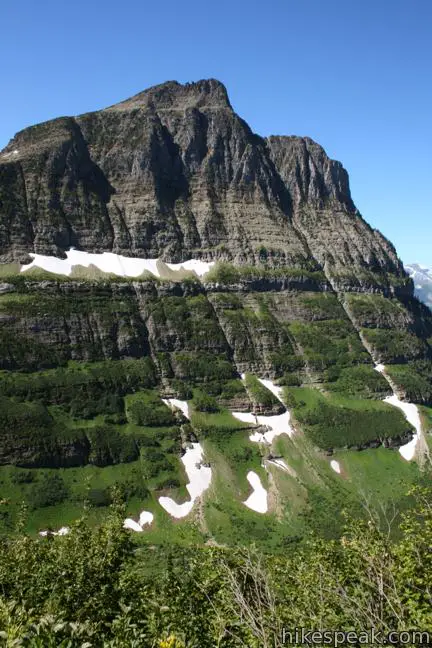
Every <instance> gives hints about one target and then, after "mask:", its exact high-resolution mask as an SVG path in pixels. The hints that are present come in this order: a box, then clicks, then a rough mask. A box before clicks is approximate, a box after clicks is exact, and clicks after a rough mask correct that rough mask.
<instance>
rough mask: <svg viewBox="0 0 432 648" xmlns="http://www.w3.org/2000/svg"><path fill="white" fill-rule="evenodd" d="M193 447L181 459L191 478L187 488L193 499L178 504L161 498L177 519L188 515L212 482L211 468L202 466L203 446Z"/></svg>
mask: <svg viewBox="0 0 432 648" xmlns="http://www.w3.org/2000/svg"><path fill="white" fill-rule="evenodd" d="M191 445H192V447H191V448H187V450H186V452H185V454H184V455H183V457H182V459H181V460H182V463H183V465H184V467H185V470H186V474H187V476H188V478H189V484H187V486H186V488H187V491H188V493H189V495H190V498H191V499H190V501H189V502H184V503H183V504H177V502H174V500H173V499H171V497H159V504H160V505H161V506H162V507H163V508H164V509H165V511H167V512H168V513H169V514H170V515H172V516H173V517H175V518H182V517H185V516H186V515H188V514H189V513H190V512H191V510H192V507H193V505H194V502H195V500H196V499H197V498H198V497H200V496H201V495H202V494H203V493H204V491H205V490H207V488H208V487H209V486H210V482H211V476H212V470H211V468H210V467H208V466H203V465H202V458H203V449H202V447H201V444H200V443H192V444H191Z"/></svg>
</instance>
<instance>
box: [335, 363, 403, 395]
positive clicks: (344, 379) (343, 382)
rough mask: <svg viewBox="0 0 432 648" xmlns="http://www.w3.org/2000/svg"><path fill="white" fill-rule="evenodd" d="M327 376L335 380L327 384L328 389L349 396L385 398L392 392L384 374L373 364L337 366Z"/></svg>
mask: <svg viewBox="0 0 432 648" xmlns="http://www.w3.org/2000/svg"><path fill="white" fill-rule="evenodd" d="M327 378H328V379H330V378H332V379H333V381H332V382H328V383H327V384H326V389H328V390H330V391H334V392H340V393H342V394H346V395H347V396H360V397H363V398H384V397H385V396H388V395H391V393H392V390H391V388H390V386H389V384H388V382H387V381H386V379H385V378H384V376H382V374H380V373H379V372H378V371H375V369H374V368H373V367H372V366H371V365H357V366H354V367H341V368H339V367H335V368H333V369H332V370H329V371H328V373H327Z"/></svg>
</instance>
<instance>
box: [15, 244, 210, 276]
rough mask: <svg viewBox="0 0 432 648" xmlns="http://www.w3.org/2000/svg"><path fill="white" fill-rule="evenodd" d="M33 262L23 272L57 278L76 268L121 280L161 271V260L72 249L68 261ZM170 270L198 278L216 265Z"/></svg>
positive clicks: (37, 257) (39, 258) (192, 263)
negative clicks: (34, 271)
mask: <svg viewBox="0 0 432 648" xmlns="http://www.w3.org/2000/svg"><path fill="white" fill-rule="evenodd" d="M30 256H31V257H32V259H33V261H32V262H31V263H28V264H26V265H23V266H21V272H26V271H27V270H30V269H31V268H41V269H42V270H46V271H48V272H53V273H55V274H63V275H67V276H69V275H70V274H71V273H72V270H73V268H74V266H84V267H85V268H88V267H89V266H95V267H96V268H99V270H101V271H102V272H107V273H111V274H115V275H117V276H119V277H139V276H140V275H141V274H142V273H143V272H144V271H145V270H147V271H148V272H151V274H152V275H154V276H155V277H160V276H161V273H160V271H159V268H158V265H157V264H158V262H159V260H158V259H138V258H134V257H125V256H122V255H120V254H114V253H113V252H102V253H100V254H98V253H94V252H83V251H82V250H75V249H74V248H71V249H70V250H68V251H67V252H66V256H67V258H66V259H58V258H57V257H54V256H46V255H43V254H33V253H30ZM165 265H166V266H167V267H168V268H169V269H170V270H173V271H175V272H177V271H179V270H189V271H192V272H195V273H196V274H197V275H198V276H199V277H202V276H204V275H205V274H206V273H207V272H208V271H209V270H210V268H211V267H212V266H213V265H214V261H208V262H207V261H200V260H199V259H189V260H188V261H183V262H182V263H166V264H165Z"/></svg>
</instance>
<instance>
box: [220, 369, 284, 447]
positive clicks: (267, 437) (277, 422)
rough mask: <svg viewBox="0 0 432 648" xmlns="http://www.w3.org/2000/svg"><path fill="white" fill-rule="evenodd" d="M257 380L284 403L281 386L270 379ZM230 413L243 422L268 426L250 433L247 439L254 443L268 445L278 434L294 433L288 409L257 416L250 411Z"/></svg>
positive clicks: (243, 376)
mask: <svg viewBox="0 0 432 648" xmlns="http://www.w3.org/2000/svg"><path fill="white" fill-rule="evenodd" d="M241 378H242V380H244V378H245V375H244V374H241ZM258 380H259V381H260V383H261V384H262V385H263V386H264V387H266V388H267V389H268V390H269V391H271V392H272V394H274V395H275V396H276V398H277V399H278V400H279V401H280V402H281V403H282V404H283V405H284V402H283V400H282V398H281V394H282V387H278V386H277V385H275V384H274V383H273V382H272V381H271V380H264V379H261V378H258ZM231 413H232V415H233V416H234V417H235V418H236V419H238V420H239V421H242V422H243V423H255V424H256V425H263V426H266V427H268V428H270V430H269V431H267V432H265V433H264V434H261V433H260V432H254V433H253V434H251V435H250V436H249V439H250V441H253V442H254V443H268V444H269V445H271V443H272V441H273V439H274V438H275V437H277V436H279V435H280V434H288V436H292V435H293V434H294V430H293V428H292V427H291V425H290V418H291V415H290V413H289V412H288V410H287V411H286V412H284V413H283V414H276V415H275V416H257V415H255V414H253V413H251V412H231Z"/></svg>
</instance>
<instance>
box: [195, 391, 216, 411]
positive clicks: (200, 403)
mask: <svg viewBox="0 0 432 648" xmlns="http://www.w3.org/2000/svg"><path fill="white" fill-rule="evenodd" d="M193 404H194V407H195V409H196V410H198V412H218V411H219V406H218V404H217V401H216V399H215V398H213V396H209V395H208V394H205V393H203V392H197V393H196V394H195V396H194V399H193Z"/></svg>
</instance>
